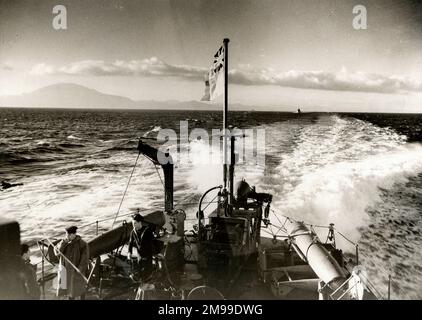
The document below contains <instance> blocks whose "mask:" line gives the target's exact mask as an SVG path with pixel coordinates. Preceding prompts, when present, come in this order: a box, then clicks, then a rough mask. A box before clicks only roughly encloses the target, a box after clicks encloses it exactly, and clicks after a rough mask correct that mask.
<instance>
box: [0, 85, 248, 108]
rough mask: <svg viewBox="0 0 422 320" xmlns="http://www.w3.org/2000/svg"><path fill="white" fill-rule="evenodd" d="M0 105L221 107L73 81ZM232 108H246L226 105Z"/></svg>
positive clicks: (11, 98) (2, 100) (3, 98)
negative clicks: (135, 95)
mask: <svg viewBox="0 0 422 320" xmlns="http://www.w3.org/2000/svg"><path fill="white" fill-rule="evenodd" d="M0 107H54V108H121V109H124V108H138V109H170V110H171V109H173V110H184V109H186V110H221V106H220V105H213V104H208V103H204V102H200V101H183V102H182V101H175V100H169V101H154V100H142V101H134V100H132V99H129V98H126V97H121V96H116V95H109V94H105V93H102V92H99V91H97V90H94V89H90V88H87V87H84V86H81V85H77V84H74V83H59V84H54V85H51V86H47V87H44V88H41V89H38V90H35V91H33V92H30V93H25V94H21V95H15V96H0ZM230 108H231V109H232V110H245V109H250V108H247V107H245V106H242V105H230Z"/></svg>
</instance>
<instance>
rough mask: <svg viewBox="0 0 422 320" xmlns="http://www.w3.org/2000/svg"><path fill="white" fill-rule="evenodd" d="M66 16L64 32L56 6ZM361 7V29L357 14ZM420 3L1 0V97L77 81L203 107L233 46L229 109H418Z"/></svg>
mask: <svg viewBox="0 0 422 320" xmlns="http://www.w3.org/2000/svg"><path fill="white" fill-rule="evenodd" d="M58 4H62V5H65V6H66V8H67V30H54V28H53V27H52V20H53V17H54V14H53V13H52V9H53V7H54V6H55V5H58ZM358 4H362V5H364V6H365V7H366V8H367V13H368V20H367V22H368V25H367V29H366V30H355V29H354V28H353V24H352V21H353V18H354V16H355V14H353V12H352V10H353V7H354V6H356V5H358ZM421 35H422V3H421V1H400V0H396V1H391V0H379V1H357V0H353V1H349V0H344V1H339V0H325V1H315V0H306V1H302V0H241V1H233V0H221V1H220V0H218V1H214V0H204V1H201V0H195V1H194V0H190V1H187V0H156V1H153V0H146V1H142V0H136V1H135V0H133V1H96V0H90V1H86V0H83V1H82V0H81V1H76V0H72V1H44V0H37V1H31V0H28V1H19V0H10V1H2V0H0V94H2V95H7V94H20V93H22V92H28V91H32V90H34V89H37V88H40V87H43V86H45V85H49V84H54V83H59V82H73V83H78V84H81V85H85V86H88V87H90V88H94V89H97V90H99V91H102V92H105V93H111V94H118V95H122V96H127V97H129V98H132V99H136V100H149V99H154V100H169V99H176V100H198V99H200V98H201V97H202V94H203V91H204V84H203V77H204V74H205V72H206V70H207V68H208V67H209V65H210V63H211V60H212V57H213V54H214V53H215V51H216V50H217V49H218V48H219V46H220V45H221V42H222V39H223V38H224V37H229V38H230V40H231V41H230V50H229V53H230V57H229V64H230V66H229V69H230V72H231V74H230V79H231V81H230V100H231V101H232V102H237V103H243V104H249V105H253V106H256V107H257V109H258V108H260V107H261V108H265V107H268V106H271V107H274V106H280V109H283V110H284V109H288V108H290V109H291V108H296V107H297V106H298V105H300V106H302V108H304V109H305V110H306V109H309V110H311V109H314V110H325V111H328V110H333V111H353V110H361V111H362V110H366V111H401V112H422V37H421Z"/></svg>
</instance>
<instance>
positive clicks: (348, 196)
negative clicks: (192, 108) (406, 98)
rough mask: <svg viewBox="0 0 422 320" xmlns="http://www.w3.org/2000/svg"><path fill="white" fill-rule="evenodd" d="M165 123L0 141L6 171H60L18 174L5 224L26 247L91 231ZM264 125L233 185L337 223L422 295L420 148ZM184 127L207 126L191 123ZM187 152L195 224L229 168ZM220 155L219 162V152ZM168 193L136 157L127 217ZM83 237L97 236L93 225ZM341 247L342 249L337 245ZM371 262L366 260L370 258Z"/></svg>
mask: <svg viewBox="0 0 422 320" xmlns="http://www.w3.org/2000/svg"><path fill="white" fill-rule="evenodd" d="M180 116H181V117H183V119H185V118H186V116H185V115H183V114H181V115H180ZM236 116H237V118H236V119H238V121H239V123H238V127H242V126H241V124H242V122H246V121H248V119H249V118H248V117H249V116H248V117H246V118H245V114H239V115H236ZM160 117H161V118H162V122H163V123H162V125H160V126H158V124H157V117H155V118H154V117H152V116H150V120H148V121H147V120H139V119H135V120H133V122H132V123H131V122H130V121H131V119H132V118H133V115H132V114H130V115H128V117H127V118H125V120H124V121H123V120H115V123H114V124H113V125H111V126H112V127H113V128H111V129H110V125H109V124H108V122H107V121H109V120H108V119H107V121H106V120H104V123H105V124H104V126H103V127H101V128H102V129H101V130H99V129H98V128H97V125H96V123H97V122H98V120H97V122H95V121H94V122H93V123H94V124H91V127H89V126H88V125H87V128H86V131H87V132H84V133H82V132H83V130H82V129H81V128H83V126H82V125H80V126H79V129H78V130H80V131H81V132H80V133H79V134H76V133H74V132H75V131H71V132H73V133H72V134H70V133H68V132H64V133H63V134H62V135H61V136H60V137H56V136H53V134H52V136H48V137H43V138H39V137H34V139H36V140H35V141H33V142H28V141H27V140H25V139H26V138H25V139H21V140H19V139H17V138H18V137H13V139H15V140H16V141H12V140H8V141H12V142H11V143H13V148H11V149H10V148H9V149H7V148H8V147H9V145H8V143H4V141H5V140H2V141H0V143H1V146H2V150H3V149H5V150H6V151H1V152H0V163H1V164H2V165H4V164H8V165H11V166H14V168H16V167H18V166H19V165H20V164H21V163H28V161H29V162H31V161H37V162H39V163H38V164H40V165H41V164H42V163H43V162H45V161H47V160H48V159H50V155H51V157H53V159H57V157H59V156H60V159H61V160H60V162H58V163H56V164H55V165H54V166H50V165H46V168H48V169H49V170H48V171H42V172H41V171H37V170H35V169H34V171H33V172H32V174H31V175H26V176H22V177H21V178H20V180H19V182H23V183H24V185H23V186H21V187H19V190H18V189H13V188H12V189H8V190H6V191H4V192H2V193H1V194H0V210H1V211H2V214H3V216H5V217H10V218H14V219H18V220H19V221H20V222H21V226H22V235H23V239H32V238H36V237H37V233H36V231H35V230H37V228H42V229H43V231H45V232H46V233H49V232H52V233H57V231H60V230H61V229H62V227H63V226H64V225H65V224H66V223H67V221H69V219H76V220H78V223H81V224H85V223H90V222H93V221H96V220H99V219H103V218H106V217H113V216H114V215H115V213H116V210H117V208H118V204H119V202H120V200H121V197H122V194H123V191H124V190H125V187H126V184H127V182H128V177H129V175H130V173H131V171H132V167H133V165H134V162H135V159H136V157H137V152H136V144H137V140H136V139H134V138H133V137H134V136H146V137H149V136H153V135H154V134H155V133H157V132H158V131H159V129H160V128H161V127H162V128H165V127H166V125H169V126H170V125H171V127H172V128H173V129H176V126H177V123H175V121H174V120H173V119H172V117H171V116H167V115H165V114H160ZM207 117H208V118H210V119H211V118H212V119H214V118H213V117H215V119H214V120H215V122H218V120H219V118H218V117H217V116H216V115H213V114H211V115H207V114H205V115H204V118H207ZM9 118H10V117H9ZM267 118H268V120H266V121H263V120H262V121H261V120H260V121H258V120H256V119H255V120H254V119H252V120H250V121H249V124H250V123H252V124H254V127H255V128H260V129H265V132H266V154H265V158H266V165H265V166H259V165H258V166H256V165H253V164H251V163H241V164H239V165H238V166H237V167H236V171H235V176H236V179H240V178H245V179H246V180H247V181H248V182H250V184H251V185H255V186H256V188H257V190H258V191H262V192H270V193H272V194H274V201H273V209H274V211H275V212H277V213H280V214H284V215H290V216H294V217H295V218H297V219H301V220H306V221H309V222H311V223H315V224H324V225H326V224H328V223H335V225H336V226H337V228H338V229H339V230H342V231H344V233H345V234H347V235H348V236H350V237H351V238H352V240H354V241H359V244H360V247H361V251H362V259H363V260H364V261H365V263H366V265H368V268H369V270H368V272H369V273H370V274H371V275H372V277H375V278H376V279H378V280H379V283H380V284H384V280H385V277H381V275H377V271H378V270H379V269H382V270H383V271H385V272H386V273H392V274H393V276H394V277H397V281H398V282H399V286H398V287H402V288H410V289H411V290H410V292H412V295H410V297H412V298H415V297H419V298H422V288H421V287H420V286H419V285H418V284H417V283H420V282H421V281H422V267H421V263H420V261H422V253H421V251H420V250H419V248H420V246H421V245H422V242H421V239H420V235H421V232H422V227H421V216H420V208H421V206H422V203H421V201H420V200H419V199H421V198H422V145H421V144H420V143H418V142H416V143H408V142H407V137H406V136H404V135H402V134H400V133H399V132H397V131H396V130H394V129H393V128H391V127H390V128H388V127H379V126H376V125H374V124H371V123H370V122H367V121H362V120H358V119H355V118H353V117H351V116H341V117H340V116H336V115H324V114H322V115H309V116H303V117H302V118H297V117H292V116H288V117H287V116H286V117H285V118H284V119H280V120H279V121H277V116H275V115H270V116H267ZM189 119H202V118H200V115H195V116H194V117H190V118H189ZM239 119H240V120H239ZM214 120H213V121H214ZM118 121H121V123H119V122H118ZM142 121H144V122H142ZM198 122H199V121H195V123H198ZM106 124H107V125H106ZM208 124H209V127H207V129H211V125H214V124H215V123H214V122H210V123H208ZM62 126H63V125H62ZM114 126H115V127H116V128H114ZM193 127H194V126H193ZM139 128H141V129H139ZM90 130H92V131H90ZM88 131H89V132H88ZM78 132H79V131H78ZM24 134H26V133H25V132H24ZM71 136H72V137H74V138H75V137H76V138H77V137H79V136H83V137H90V138H89V139H88V138H87V139H83V140H81V138H77V139H74V138H70V137H71ZM37 142H42V143H37ZM23 146H25V147H23ZM184 147H185V148H182V149H181V150H182V153H181V154H180V160H181V161H180V162H178V163H177V164H176V166H175V202H176V203H178V206H181V207H183V208H184V209H185V210H186V211H187V214H188V218H193V217H194V215H195V211H196V206H197V204H196V202H197V200H198V197H199V196H200V194H201V193H202V192H203V191H205V190H206V189H207V188H209V187H212V186H215V185H219V184H221V177H222V167H221V165H219V164H209V163H207V162H205V161H201V159H202V158H201V157H202V156H204V155H207V152H209V149H208V145H207V144H206V143H204V142H203V141H195V142H193V143H191V144H190V145H185V146H184ZM213 151H214V152H215V153H217V154H218V153H219V152H220V149H219V148H216V149H215V150H214V149H213ZM188 152H189V154H188ZM188 155H189V156H190V157H188ZM219 156H220V155H219ZM192 159H193V160H195V161H190V160H192ZM20 161H21V162H20ZM29 164H30V163H29ZM34 168H35V167H34ZM16 177H19V176H18V175H16ZM161 178H162V176H161ZM162 195H163V186H162V184H161V179H160V177H159V176H158V175H157V171H156V169H155V167H154V166H153V165H152V164H151V163H150V162H149V161H148V160H147V159H145V158H143V157H141V158H140V159H139V162H138V166H137V168H136V170H135V172H134V175H133V178H132V181H131V184H130V186H129V189H128V193H127V196H126V198H125V201H124V203H123V206H122V209H121V212H130V211H132V210H135V209H136V208H140V209H141V210H143V209H147V208H162V207H163V199H162ZM211 208H212V205H211V206H210V208H209V209H211ZM272 218H273V222H274V223H277V219H276V218H275V217H274V216H272ZM102 227H104V228H105V227H109V226H102ZM82 232H85V233H87V234H93V230H91V229H89V228H88V229H83V230H82ZM339 244H340V245H343V244H344V245H345V243H342V242H341V240H340V239H339ZM349 248H350V247H349ZM347 249H348V248H347V247H345V250H347ZM368 256H369V257H371V259H367V258H365V257H368ZM381 266H382V267H381ZM412 276H413V278H412ZM377 277H378V278H377ZM395 290H396V291H395V294H396V295H397V296H398V297H406V295H405V294H403V293H402V292H401V291H400V290H399V288H397V289H395Z"/></svg>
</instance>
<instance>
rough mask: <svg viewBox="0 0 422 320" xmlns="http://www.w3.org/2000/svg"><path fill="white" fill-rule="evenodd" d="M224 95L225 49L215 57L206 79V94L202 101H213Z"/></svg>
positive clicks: (222, 48) (219, 50) (219, 51)
mask: <svg viewBox="0 0 422 320" xmlns="http://www.w3.org/2000/svg"><path fill="white" fill-rule="evenodd" d="M223 93H224V47H223V46H221V47H220V49H218V51H217V53H216V54H215V55H214V61H213V63H212V65H211V67H210V70H209V72H208V74H207V76H206V77H205V93H204V96H203V97H202V99H201V100H202V101H212V100H214V99H215V98H217V97H218V96H220V95H221V94H223Z"/></svg>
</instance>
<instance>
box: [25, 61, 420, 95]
mask: <svg viewBox="0 0 422 320" xmlns="http://www.w3.org/2000/svg"><path fill="white" fill-rule="evenodd" d="M207 72H208V68H203V67H195V66H188V65H172V64H168V63H166V62H164V61H162V60H160V59H158V58H157V57H152V58H149V59H144V60H131V61H123V60H116V61H114V62H105V61H102V60H83V61H78V62H73V63H70V64H68V65H65V66H62V67H53V66H51V65H47V64H45V63H40V64H37V65H35V66H34V67H33V68H32V69H31V71H30V73H31V74H33V75H57V74H60V75H89V76H143V77H178V78H182V79H186V80H193V81H198V80H201V81H203V80H204V78H205V75H206V73H207ZM229 78H230V83H232V84H238V85H245V86H250V85H263V86H264V85H273V86H281V87H291V88H301V89H319V90H335V91H359V92H378V93H400V92H409V91H415V92H422V82H420V81H416V80H413V79H410V78H407V77H403V76H395V75H391V76H386V75H380V74H373V73H366V72H348V71H347V69H345V68H342V69H341V70H340V71H339V72H326V71H298V70H291V71H286V72H277V71H276V70H274V69H270V68H268V69H261V70H254V69H253V68H251V66H249V65H247V66H242V65H240V66H239V68H238V69H233V70H230V72H229Z"/></svg>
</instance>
